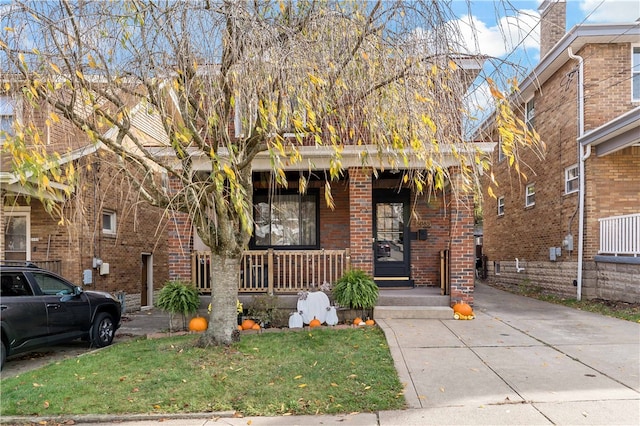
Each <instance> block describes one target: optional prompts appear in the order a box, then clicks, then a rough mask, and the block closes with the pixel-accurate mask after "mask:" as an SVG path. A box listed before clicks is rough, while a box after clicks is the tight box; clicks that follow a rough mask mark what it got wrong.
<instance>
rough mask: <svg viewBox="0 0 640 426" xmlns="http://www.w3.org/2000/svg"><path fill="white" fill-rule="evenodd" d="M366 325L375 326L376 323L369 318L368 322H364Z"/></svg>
mask: <svg viewBox="0 0 640 426" xmlns="http://www.w3.org/2000/svg"><path fill="white" fill-rule="evenodd" d="M364 323H365V324H366V325H374V324H375V323H376V322H375V321H374V320H372V319H371V318H369V319H368V320H366V321H365V322H364Z"/></svg>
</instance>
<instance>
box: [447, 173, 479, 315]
mask: <svg viewBox="0 0 640 426" xmlns="http://www.w3.org/2000/svg"><path fill="white" fill-rule="evenodd" d="M449 174H450V177H451V186H452V188H455V189H454V191H452V193H451V194H450V197H451V216H450V271H451V275H450V277H451V278H450V279H451V304H452V305H453V304H454V303H456V302H459V301H464V302H466V303H468V304H470V305H473V287H474V277H475V276H474V266H475V248H474V236H473V207H474V201H473V193H472V192H470V191H468V192H464V190H463V189H462V187H463V185H462V182H461V179H462V177H461V176H460V169H459V168H457V167H455V168H453V167H452V168H451V169H450V170H449ZM456 190H457V191H456Z"/></svg>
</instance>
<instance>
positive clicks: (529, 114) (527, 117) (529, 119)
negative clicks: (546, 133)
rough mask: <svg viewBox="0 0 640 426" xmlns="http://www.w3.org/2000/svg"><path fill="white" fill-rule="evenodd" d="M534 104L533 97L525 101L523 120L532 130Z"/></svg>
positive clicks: (534, 111)
mask: <svg viewBox="0 0 640 426" xmlns="http://www.w3.org/2000/svg"><path fill="white" fill-rule="evenodd" d="M535 116H536V105H535V103H534V101H533V98H531V99H530V100H528V101H527V103H526V104H525V110H524V122H525V123H526V124H527V129H529V130H532V129H533V126H534V125H535V121H534V119H535Z"/></svg>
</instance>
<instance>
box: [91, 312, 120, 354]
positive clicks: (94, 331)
mask: <svg viewBox="0 0 640 426" xmlns="http://www.w3.org/2000/svg"><path fill="white" fill-rule="evenodd" d="M115 332H116V328H115V326H114V325H113V318H111V315H109V314H108V313H106V312H101V313H99V314H98V315H97V316H96V319H95V320H94V321H93V325H92V326H91V343H92V344H93V346H95V347H98V348H102V347H105V346H109V345H110V344H111V342H113V336H114V334H115Z"/></svg>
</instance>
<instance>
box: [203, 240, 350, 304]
mask: <svg viewBox="0 0 640 426" xmlns="http://www.w3.org/2000/svg"><path fill="white" fill-rule="evenodd" d="M349 259H350V257H349V249H345V250H273V249H269V250H248V251H245V252H244V254H243V256H242V260H241V264H240V277H239V280H238V292H239V293H269V294H274V293H297V292H299V291H305V290H310V289H312V288H314V287H319V286H321V285H322V284H323V283H325V282H327V283H333V282H335V281H336V280H337V279H338V278H340V277H342V275H343V274H344V272H345V271H346V270H347V269H348V268H349ZM210 265H211V253H210V252H193V253H192V255H191V277H192V280H193V282H194V283H195V285H196V288H197V289H198V291H200V292H201V293H211V283H210V278H209V276H210V269H209V268H210V267H211V266H210Z"/></svg>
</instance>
